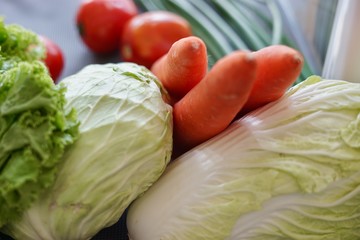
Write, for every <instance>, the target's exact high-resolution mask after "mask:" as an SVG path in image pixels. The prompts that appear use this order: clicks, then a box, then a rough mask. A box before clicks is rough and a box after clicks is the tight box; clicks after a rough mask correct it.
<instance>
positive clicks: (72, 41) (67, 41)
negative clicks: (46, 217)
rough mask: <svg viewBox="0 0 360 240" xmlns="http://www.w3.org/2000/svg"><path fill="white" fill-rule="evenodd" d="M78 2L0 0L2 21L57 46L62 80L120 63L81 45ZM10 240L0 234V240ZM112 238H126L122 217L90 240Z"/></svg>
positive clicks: (116, 55)
mask: <svg viewBox="0 0 360 240" xmlns="http://www.w3.org/2000/svg"><path fill="white" fill-rule="evenodd" d="M80 2H81V0H0V17H3V18H4V21H5V23H6V24H19V25H21V26H23V27H25V28H27V29H29V30H32V31H33V32H35V33H37V34H40V35H44V36H46V37H48V38H49V39H51V40H52V41H54V42H55V43H57V44H58V45H59V46H60V48H61V49H62V51H63V54H64V58H65V66H64V69H63V72H62V74H61V76H60V78H59V80H61V79H62V78H64V77H67V76H69V75H72V74H75V73H76V72H78V71H79V70H80V69H82V68H83V67H84V66H86V65H88V64H92V63H105V62H118V61H120V55H119V54H118V53H117V52H115V53H114V54H112V55H106V56H98V55H95V54H93V53H92V52H90V51H89V50H88V49H87V48H86V46H85V45H84V44H83V43H82V41H81V39H80V36H79V34H78V32H77V29H76V20H75V19H76V11H77V9H78V7H79V5H80ZM74 227H76V226H74ZM9 239H10V238H8V237H6V236H4V235H2V234H1V233H0V240H9ZM115 239H116V240H127V239H128V238H127V231H126V225H125V215H124V216H123V217H122V218H121V219H120V221H119V222H118V223H117V224H115V225H114V226H112V227H109V228H107V229H104V230H102V231H101V232H100V233H99V234H98V235H96V236H95V237H94V238H93V240H115ZM19 240H21V239H19ZM69 240H71V239H69Z"/></svg>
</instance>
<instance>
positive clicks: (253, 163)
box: [127, 76, 360, 240]
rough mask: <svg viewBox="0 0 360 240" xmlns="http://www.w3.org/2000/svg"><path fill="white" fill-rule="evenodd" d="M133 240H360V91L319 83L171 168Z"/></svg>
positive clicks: (140, 215) (145, 205)
mask: <svg viewBox="0 0 360 240" xmlns="http://www.w3.org/2000/svg"><path fill="white" fill-rule="evenodd" d="M127 224H128V229H129V235H130V237H131V239H132V240H144V239H146V240H159V239H162V240H200V239H201V240H205V239H206V240H224V239H236V240H242V239H243V240H275V239H276V240H279V239H297V240H320V239H321V240H334V239H341V240H355V239H360V84H358V83H349V82H345V81H341V80H321V79H320V78H319V77H317V76H312V77H310V78H308V79H306V80H305V81H304V82H302V83H300V84H298V85H296V86H294V87H293V88H291V89H290V90H289V91H288V92H287V93H286V95H285V96H284V97H283V98H281V99H280V100H278V101H276V102H274V103H271V104H269V105H267V106H265V107H263V108H261V109H258V110H257V111H254V112H252V113H250V114H248V115H247V116H245V117H244V118H242V119H240V120H238V121H236V122H234V123H233V124H232V125H231V126H230V127H229V128H228V129H227V130H226V131H224V132H223V133H222V134H220V135H218V136H216V137H215V138H213V139H211V140H209V141H208V142H206V143H204V144H202V145H200V146H198V147H196V148H194V149H192V150H190V151H189V152H187V153H185V154H184V155H182V156H180V157H179V158H177V159H176V160H175V161H173V162H172V163H171V164H170V165H169V166H168V168H167V170H166V171H165V173H164V174H163V175H162V177H161V178H160V179H159V180H158V181H157V182H156V183H155V184H154V185H153V186H152V187H151V188H150V189H149V190H148V191H147V192H146V193H145V194H144V195H142V196H141V197H140V198H139V199H137V200H136V201H135V202H134V203H133V204H132V205H131V206H130V208H129V212H128V215H127Z"/></svg>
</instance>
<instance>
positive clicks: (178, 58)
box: [151, 36, 208, 99]
mask: <svg viewBox="0 0 360 240" xmlns="http://www.w3.org/2000/svg"><path fill="white" fill-rule="evenodd" d="M207 68H208V61H207V50H206V46H205V43H204V42H203V40H201V39H200V38H198V37H195V36H190V37H185V38H182V39H180V40H178V41H176V42H175V43H174V44H173V45H172V46H171V48H170V49H169V51H168V53H167V54H165V55H164V56H163V57H161V58H160V59H158V60H157V61H156V62H155V63H154V64H153V65H152V67H151V71H152V72H153V73H154V75H155V76H156V77H157V78H158V79H159V80H160V81H161V83H162V84H163V86H164V87H165V89H166V90H167V91H168V92H169V94H170V96H171V97H172V98H174V99H180V98H182V97H183V96H184V95H185V94H186V93H187V92H189V91H190V89H192V88H193V87H194V86H195V85H196V84H198V83H199V82H200V81H201V79H202V78H203V77H204V76H205V74H206V72H207Z"/></svg>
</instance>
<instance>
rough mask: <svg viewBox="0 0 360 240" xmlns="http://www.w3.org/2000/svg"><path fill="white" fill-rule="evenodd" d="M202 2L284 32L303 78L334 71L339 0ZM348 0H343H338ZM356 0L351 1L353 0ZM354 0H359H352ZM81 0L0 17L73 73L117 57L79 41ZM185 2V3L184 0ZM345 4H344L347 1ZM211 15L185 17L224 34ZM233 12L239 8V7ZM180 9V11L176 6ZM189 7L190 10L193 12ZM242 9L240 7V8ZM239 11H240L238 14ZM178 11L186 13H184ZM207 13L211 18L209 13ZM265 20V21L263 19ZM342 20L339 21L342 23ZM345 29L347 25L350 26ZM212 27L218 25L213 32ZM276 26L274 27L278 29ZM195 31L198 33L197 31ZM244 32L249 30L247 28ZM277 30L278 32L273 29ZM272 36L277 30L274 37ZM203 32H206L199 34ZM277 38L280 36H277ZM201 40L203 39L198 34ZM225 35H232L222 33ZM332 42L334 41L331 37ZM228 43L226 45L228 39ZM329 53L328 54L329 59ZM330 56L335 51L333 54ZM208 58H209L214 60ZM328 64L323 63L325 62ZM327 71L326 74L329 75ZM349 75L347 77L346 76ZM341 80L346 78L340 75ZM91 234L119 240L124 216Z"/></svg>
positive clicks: (148, 4) (26, 2)
mask: <svg viewBox="0 0 360 240" xmlns="http://www.w3.org/2000/svg"><path fill="white" fill-rule="evenodd" d="M199 1H204V2H217V4H219V3H221V4H222V3H225V4H226V2H228V1H233V2H236V3H237V4H239V5H238V6H242V5H241V4H244V11H246V14H250V15H244V16H245V17H246V16H247V17H250V18H251V19H252V20H254V21H253V22H252V24H250V25H249V23H246V22H244V24H245V25H246V24H248V25H247V26H245V29H246V27H249V29H250V33H251V31H253V30H254V29H257V31H255V30H254V32H256V34H261V33H265V34H266V35H268V37H269V39H270V40H269V42H263V43H262V44H265V45H266V44H271V43H273V41H281V39H284V38H286V39H287V43H289V44H291V45H292V46H294V47H295V48H297V49H299V50H300V51H301V52H302V53H303V55H304V57H305V60H306V62H307V66H306V69H305V70H304V74H303V75H302V77H303V78H306V77H307V76H309V75H311V74H317V75H322V74H324V75H325V73H324V69H326V68H328V69H327V70H326V71H327V72H326V74H327V75H326V76H329V77H331V76H339V77H342V76H344V75H335V73H331V69H333V68H331V67H329V66H331V64H333V63H332V62H331V61H330V60H329V59H328V60H327V61H328V62H327V63H326V55H327V53H328V50H329V44H330V38H331V35H332V29H333V27H334V22H335V16H336V10H337V7H338V6H339V4H340V2H342V0H302V1H299V0H271V1H267V0H221V1H220V0H218V1H216V0H213V1H207V0H199ZM350 1H351V0H350ZM135 2H136V3H137V4H138V6H139V8H140V9H141V11H150V10H154V9H163V10H169V11H174V12H177V8H176V7H174V6H175V5H174V3H179V4H189V3H190V2H191V0H177V1H170V0H167V1H166V0H151V1H150V0H144V1H140V0H136V1H135ZM343 2H344V3H346V4H349V1H347V0H344V1H343ZM353 2H356V1H353ZM358 2H359V1H358ZM80 3H81V0H62V1H58V0H1V1H0V16H1V17H3V18H4V21H5V23H6V24H19V25H22V26H24V27H25V28H28V29H30V30H32V31H34V32H36V33H38V34H40V35H44V36H47V37H48V38H49V39H51V40H53V41H54V42H55V43H57V44H58V45H59V46H60V48H61V49H62V51H63V54H64V58H65V66H64V69H63V71H62V74H61V76H60V79H61V78H64V77H67V76H69V75H72V74H75V73H76V72H78V71H79V70H80V69H82V68H83V67H84V66H86V65H88V64H92V63H106V62H118V61H120V59H121V58H120V55H119V53H118V52H114V53H112V54H107V55H99V54H94V53H92V52H91V51H90V50H89V49H88V48H87V47H86V46H85V45H84V44H83V42H82V41H81V38H80V36H79V34H78V30H77V27H76V19H75V18H76V12H77V10H78V7H79V5H80ZM190 5H191V4H190ZM347 7H349V5H347ZM214 9H215V15H212V16H211V14H210V16H208V15H207V14H204V12H201V11H200V9H199V8H196V7H194V11H195V14H192V15H191V16H190V15H189V16H190V17H191V18H193V20H194V19H195V21H196V20H197V19H201V21H202V23H206V24H204V25H206V26H205V27H206V28H208V27H210V26H212V25H213V26H212V28H211V29H212V30H213V31H214V32H213V33H214V34H221V35H222V36H224V37H225V38H228V37H229V36H227V35H224V33H223V32H221V30H222V28H221V26H219V25H216V24H215V22H214V21H213V20H214V18H215V17H220V18H223V19H226V18H228V17H229V15H226V14H225V15H224V12H222V11H216V8H214ZM239 9H240V11H239V14H243V13H244V12H241V9H242V8H239ZM177 13H179V14H182V13H181V11H180V12H177ZM193 13H194V12H193ZM244 14H245V13H244ZM239 16H240V15H239ZM184 17H187V15H186V14H185V15H184ZM212 17H213V18H212ZM264 22H265V23H267V24H264ZM343 25H344V24H342V26H343ZM350 30H351V28H350ZM215 31H218V32H217V33H215ZM279 31H280V32H279ZM194 32H195V34H199V35H201V31H196V29H195V31H194ZM235 32H236V33H237V34H239V37H240V38H244V42H245V44H247V46H249V49H251V47H250V46H253V45H252V42H251V41H252V39H251V38H249V37H248V36H245V35H242V33H240V32H238V31H235ZM248 33H249V32H248ZM279 34H280V35H279ZM276 36H278V37H279V36H280V37H279V38H278V39H276ZM204 38H206V36H204ZM279 39H280V40H279ZM204 40H206V39H204ZM228 40H229V42H231V41H230V40H233V39H228ZM332 44H335V45H336V44H337V45H336V46H338V43H332ZM229 46H230V45H229ZM333 58H334V57H333V56H332V59H333ZM335 58H336V57H335ZM215 60H216V59H214V60H213V61H215ZM326 64H327V65H328V66H325V65H326ZM331 74H332V75H331ZM349 79H350V77H349ZM345 80H346V79H345ZM0 239H1V240H5V239H8V238H7V237H6V236H3V235H0ZM94 239H98V240H102V239H103V240H112V239H117V240H119V239H120V240H122V239H127V237H126V227H125V216H123V218H122V219H120V221H119V222H118V223H117V224H115V225H114V226H113V227H111V228H109V229H105V230H103V231H102V232H101V233H99V234H98V235H97V236H96V237H95V238H94Z"/></svg>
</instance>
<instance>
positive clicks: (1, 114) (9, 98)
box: [0, 20, 79, 227]
mask: <svg viewBox="0 0 360 240" xmlns="http://www.w3.org/2000/svg"><path fill="white" fill-rule="evenodd" d="M37 41H38V39H37V36H36V34H34V33H32V32H30V31H27V30H25V29H24V28H22V27H20V26H17V25H11V26H5V25H4V24H3V22H2V21H1V20H0V227H2V226H3V225H5V224H7V223H9V222H11V221H13V220H15V219H17V218H18V217H19V216H20V215H21V213H22V212H23V211H24V210H25V209H26V208H28V207H29V206H30V205H31V203H32V202H33V201H35V200H36V199H37V198H38V196H39V194H40V193H41V192H43V191H44V190H45V189H47V188H48V187H49V186H51V184H52V183H53V182H54V179H55V176H56V173H57V171H58V170H57V165H58V163H59V161H60V159H61V157H62V155H63V153H64V151H65V148H66V147H67V146H69V145H70V144H72V143H73V142H74V141H75V139H76V138H77V135H78V125H79V124H78V121H77V117H76V114H75V111H74V110H69V111H65V104H66V100H65V92H66V88H65V87H64V86H63V85H54V83H53V81H52V79H51V77H50V76H49V74H48V71H47V69H46V67H45V65H44V64H43V62H41V61H39V60H38V59H40V58H41V57H42V52H41V51H38V50H39V49H40V48H41V45H36V44H38V42H37ZM34 44H35V45H36V46H38V47H36V48H37V50H36V51H35V50H34V49H35V48H33V47H32V46H35V45H34Z"/></svg>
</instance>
